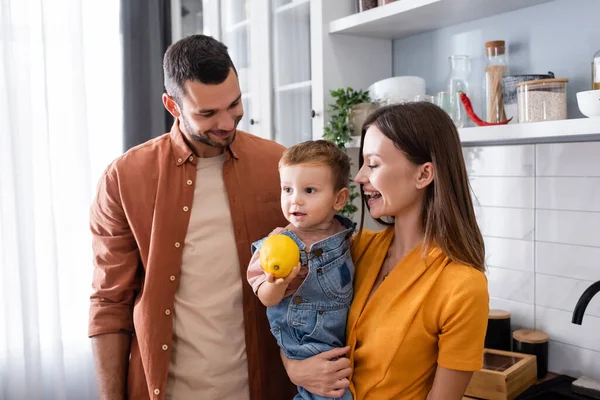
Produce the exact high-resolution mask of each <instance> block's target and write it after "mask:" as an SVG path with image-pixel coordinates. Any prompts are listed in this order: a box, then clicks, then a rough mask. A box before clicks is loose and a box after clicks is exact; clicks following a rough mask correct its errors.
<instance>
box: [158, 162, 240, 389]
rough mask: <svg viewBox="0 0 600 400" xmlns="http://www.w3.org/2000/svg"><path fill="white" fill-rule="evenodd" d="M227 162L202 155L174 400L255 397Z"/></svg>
mask: <svg viewBox="0 0 600 400" xmlns="http://www.w3.org/2000/svg"><path fill="white" fill-rule="evenodd" d="M224 160H225V156H224V155H221V156H219V157H213V158H198V165H197V172H196V187H195V191H194V203H193V206H192V209H191V215H190V223H189V226H188V231H187V236H186V238H185V245H184V247H183V260H182V265H181V279H180V284H179V287H178V289H177V292H176V294H175V307H174V311H175V312H174V316H173V318H174V323H173V344H172V357H171V363H170V365H169V377H168V382H167V395H166V398H167V399H169V400H188V399H211V400H220V399H223V400H225V399H240V400H247V399H249V389H248V364H247V360H246V343H245V338H244V315H243V308H242V279H241V276H240V268H239V260H238V254H237V250H236V243H235V237H234V233H233V224H232V221H231V215H230V212H229V202H228V200H227V193H226V190H225V185H224V182H223V162H224Z"/></svg>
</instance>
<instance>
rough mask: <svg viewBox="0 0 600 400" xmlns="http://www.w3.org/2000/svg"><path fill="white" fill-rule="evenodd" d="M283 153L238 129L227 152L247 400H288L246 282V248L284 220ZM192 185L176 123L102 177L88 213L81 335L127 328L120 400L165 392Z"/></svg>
mask: <svg viewBox="0 0 600 400" xmlns="http://www.w3.org/2000/svg"><path fill="white" fill-rule="evenodd" d="M282 152H283V147H282V146H280V145H279V144H276V143H274V142H271V141H267V140H264V139H261V138H258V137H256V136H253V135H250V134H248V133H245V132H242V131H238V132H237V135H236V138H235V140H234V142H233V143H232V144H231V145H230V146H229V148H228V149H227V151H226V161H225V163H224V165H223V179H224V182H225V187H226V190H227V194H228V199H229V207H230V210H231V218H232V221H233V227H234V235H235V239H236V243H237V253H238V255H239V261H240V269H241V271H240V274H241V277H242V279H243V280H244V282H243V285H242V287H243V295H242V297H243V308H244V325H245V339H246V353H247V358H248V376H249V386H250V398H251V399H252V400H267V399H269V400H271V399H273V400H279V399H290V398H291V397H293V395H294V393H295V387H294V386H293V385H292V384H291V383H290V382H289V379H288V377H287V375H286V374H285V370H284V368H283V366H282V365H281V359H280V356H279V348H278V347H277V344H276V342H275V340H274V339H273V338H272V336H271V333H270V331H269V324H268V321H267V318H266V313H265V308H264V307H263V306H262V304H261V303H260V301H259V300H258V298H257V297H256V296H255V295H254V293H253V292H252V288H251V287H250V285H249V284H248V283H247V282H246V280H245V277H246V268H247V266H248V262H249V260H250V257H251V252H250V245H251V243H252V242H253V241H255V240H258V239H260V238H262V237H264V236H266V235H268V233H269V232H271V231H272V230H273V229H274V228H276V227H278V226H284V225H285V224H286V221H285V219H284V218H283V215H282V213H281V208H280V200H279V193H280V188H279V172H278V168H277V166H278V161H279V158H280V157H281V154H282ZM195 179H196V156H195V155H194V154H193V153H192V151H191V149H190V148H189V146H188V145H187V143H186V142H185V140H184V138H183V134H182V133H181V131H180V130H179V128H178V126H177V124H175V125H174V126H173V128H172V130H171V132H170V133H168V134H165V135H162V136H160V137H158V138H156V139H153V140H151V141H148V142H146V143H144V144H142V145H140V146H137V147H135V148H133V149H131V150H129V151H128V152H126V153H125V154H124V155H122V156H121V157H119V158H118V159H116V160H115V161H114V162H113V163H112V164H111V165H110V166H109V167H108V168H107V169H106V171H105V173H104V175H103V176H102V178H101V179H100V182H99V185H98V193H97V197H96V199H95V201H94V203H93V205H92V207H91V230H92V234H93V250H94V264H95V270H94V279H93V294H92V296H91V306H90V322H89V332H88V333H89V336H90V337H91V336H95V335H101V334H106V333H117V332H131V333H132V334H133V338H132V344H131V358H130V361H129V372H128V381H127V388H128V398H129V399H135V400H144V399H150V398H152V399H162V398H164V393H165V391H166V384H167V374H168V368H169V361H170V359H171V352H170V349H169V350H168V351H163V350H162V349H161V344H163V343H167V342H170V340H171V337H172V329H173V318H172V317H173V316H172V315H170V314H171V312H170V310H173V304H174V297H175V292H176V289H177V285H178V279H179V275H180V269H181V256H182V246H181V243H183V242H184V240H185V237H186V233H187V228H188V222H189V217H190V211H191V210H190V208H191V206H192V203H193V201H192V200H193V195H194V185H195V182H194V181H195Z"/></svg>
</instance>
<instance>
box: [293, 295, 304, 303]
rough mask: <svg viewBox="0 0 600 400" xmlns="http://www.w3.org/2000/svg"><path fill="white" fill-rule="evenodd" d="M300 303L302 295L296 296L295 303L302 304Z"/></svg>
mask: <svg viewBox="0 0 600 400" xmlns="http://www.w3.org/2000/svg"><path fill="white" fill-rule="evenodd" d="M300 303H302V297H300V296H296V297H294V304H300Z"/></svg>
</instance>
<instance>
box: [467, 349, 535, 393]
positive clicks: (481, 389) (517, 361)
mask: <svg viewBox="0 0 600 400" xmlns="http://www.w3.org/2000/svg"><path fill="white" fill-rule="evenodd" d="M536 381H537V364H536V359H535V356H532V355H529V354H521V353H514V352H510V351H502V350H494V349H485V351H484V355H483V368H482V369H480V370H479V371H475V373H474V374H473V377H472V378H471V382H470V383H469V386H468V387H467V391H466V392H465V396H469V397H476V398H479V399H487V400H513V399H515V398H516V397H517V396H518V395H519V394H521V393H522V392H523V391H525V390H526V389H527V388H529V387H530V386H532V385H534V384H535V383H536Z"/></svg>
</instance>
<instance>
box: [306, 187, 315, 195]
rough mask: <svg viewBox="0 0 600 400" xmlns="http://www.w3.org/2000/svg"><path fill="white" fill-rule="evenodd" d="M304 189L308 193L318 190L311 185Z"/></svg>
mask: <svg viewBox="0 0 600 400" xmlns="http://www.w3.org/2000/svg"><path fill="white" fill-rule="evenodd" d="M304 191H305V192H306V193H308V194H312V193H315V192H316V190H315V188H310V187H309V188H306V189H304Z"/></svg>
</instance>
